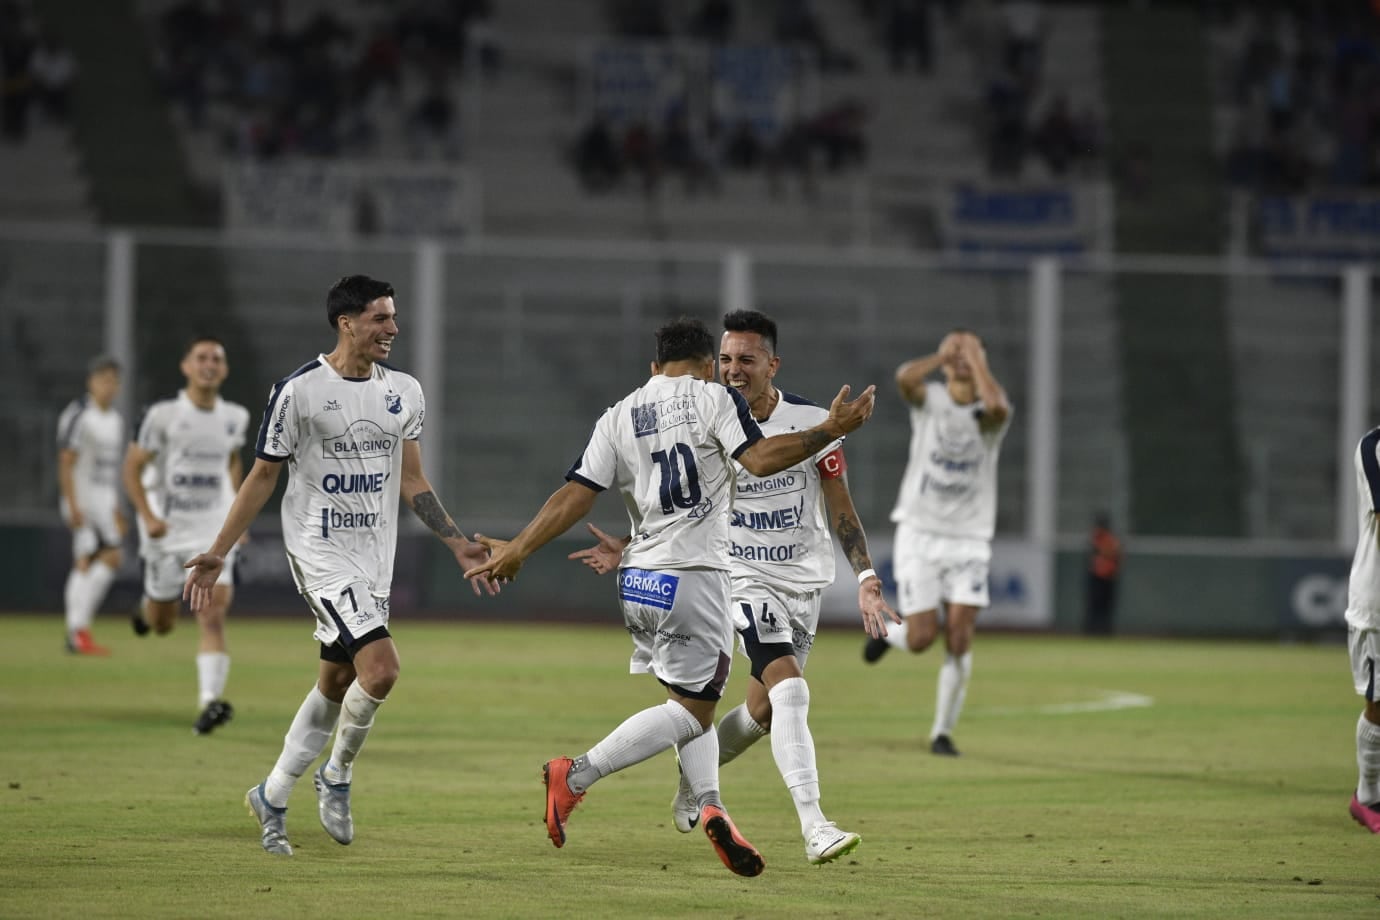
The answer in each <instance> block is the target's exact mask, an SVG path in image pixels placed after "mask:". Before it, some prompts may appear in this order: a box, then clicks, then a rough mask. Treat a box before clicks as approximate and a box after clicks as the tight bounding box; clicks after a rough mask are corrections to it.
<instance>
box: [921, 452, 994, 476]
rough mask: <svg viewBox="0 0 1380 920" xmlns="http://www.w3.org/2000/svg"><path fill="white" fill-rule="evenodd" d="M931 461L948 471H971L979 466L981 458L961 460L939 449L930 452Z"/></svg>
mask: <svg viewBox="0 0 1380 920" xmlns="http://www.w3.org/2000/svg"><path fill="white" fill-rule="evenodd" d="M930 462H931V463H933V464H934V465H935V466H937V467H939V468H940V469H941V470H943V471H944V472H946V473H971V472H973V471H974V470H976V469H977V468H978V466H979V465H980V464H981V462H982V461H981V460H961V459H957V460H956V459H954V458H953V457H946V456H944V455H943V454H941V453H940V452H939V451H935V452H933V453H932V454H930Z"/></svg>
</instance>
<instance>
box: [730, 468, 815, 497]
mask: <svg viewBox="0 0 1380 920" xmlns="http://www.w3.org/2000/svg"><path fill="white" fill-rule="evenodd" d="M804 488H805V476H804V475H803V474H802V473H798V472H796V471H795V470H788V471H786V472H784V473H779V474H778V475H776V476H767V477H766V478H764V479H749V480H747V481H740V482H739V483H738V494H739V495H741V496H743V497H744V498H750V497H755V496H758V495H776V494H779V493H782V492H799V491H801V490H802V489H804Z"/></svg>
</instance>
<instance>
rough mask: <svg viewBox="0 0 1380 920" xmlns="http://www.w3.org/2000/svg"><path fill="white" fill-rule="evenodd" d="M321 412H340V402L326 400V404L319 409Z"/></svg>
mask: <svg viewBox="0 0 1380 920" xmlns="http://www.w3.org/2000/svg"><path fill="white" fill-rule="evenodd" d="M321 411H322V412H339V411H340V400H338V399H328V400H326V404H325V405H324V406H322V407H321Z"/></svg>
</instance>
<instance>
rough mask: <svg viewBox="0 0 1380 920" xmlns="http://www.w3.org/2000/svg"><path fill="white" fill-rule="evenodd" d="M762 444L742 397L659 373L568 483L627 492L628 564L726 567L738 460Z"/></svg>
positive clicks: (612, 411)
mask: <svg viewBox="0 0 1380 920" xmlns="http://www.w3.org/2000/svg"><path fill="white" fill-rule="evenodd" d="M761 437H762V431H761V429H760V428H758V427H757V423H756V422H755V421H753V419H752V413H751V412H750V411H749V409H748V405H747V402H746V401H745V400H744V399H743V397H742V396H741V395H739V394H738V393H737V392H735V391H733V390H730V389H729V388H728V387H726V386H723V385H722V384H718V383H706V382H705V381H703V380H700V379H698V378H696V377H692V376H690V375H688V374H687V375H683V376H679V377H666V376H663V375H661V374H658V375H657V376H655V377H652V378H651V379H650V380H648V381H647V382H646V383H645V384H643V385H642V386H640V387H638V388H637V389H636V390H633V391H632V392H631V393H630V394H628V395H627V396H625V397H624V398H623V399H622V400H621V401H620V402H618V403H617V404H615V405H614V406H612V407H611V408H609V409H608V410H606V411H605V412H604V414H603V415H602V416H601V417H600V418H599V421H598V422H597V423H596V424H595V426H594V433H593V434H592V435H590V439H589V444H588V445H587V446H586V447H585V450H584V453H583V454H581V455H580V459H579V460H577V461H575V465H574V466H573V467H571V468H570V471H569V472H567V473H566V479H568V480H572V481H574V482H579V483H582V484H584V485H586V486H589V487H590V488H591V489H595V490H598V491H603V490H604V489H607V488H609V487H611V486H612V487H616V488H617V489H618V491H619V492H620V493H622V495H623V503H624V504H625V505H626V506H627V508H628V518H629V520H630V521H631V524H632V542H631V543H629V544H628V547H627V549H625V550H624V551H623V561H622V565H623V566H625V567H634V568H642V569H657V570H660V569H686V568H709V569H727V568H728V567H729V563H728V554H729V546H730V543H729V539H728V511H729V507H730V506H731V505H732V503H733V467H732V458H734V457H737V456H738V455H739V454H741V453H742V452H743V451H745V450H747V449H748V448H749V447H751V446H752V445H753V444H754V443H756V442H757V441H758V440H760V439H761Z"/></svg>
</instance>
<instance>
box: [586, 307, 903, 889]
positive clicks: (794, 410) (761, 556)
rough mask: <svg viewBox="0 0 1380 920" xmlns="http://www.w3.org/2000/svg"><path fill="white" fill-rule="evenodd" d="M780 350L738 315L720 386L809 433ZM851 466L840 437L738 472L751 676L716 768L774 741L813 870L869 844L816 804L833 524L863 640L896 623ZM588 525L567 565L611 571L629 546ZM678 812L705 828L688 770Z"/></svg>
mask: <svg viewBox="0 0 1380 920" xmlns="http://www.w3.org/2000/svg"><path fill="white" fill-rule="evenodd" d="M776 342H777V327H776V323H775V322H774V321H773V320H772V319H771V318H770V317H768V316H766V315H765V314H762V313H759V312H757V311H756V310H739V311H736V312H733V313H729V314H728V315H726V316H725V317H724V334H723V338H722V340H721V341H720V344H719V379H720V380H721V381H722V382H723V383H724V384H725V385H726V386H729V387H732V388H733V389H734V390H736V391H737V392H738V393H740V394H742V396H743V399H745V400H746V401H747V404H748V406H749V408H751V410H752V417H753V419H754V420H755V421H756V422H757V424H758V425H759V426H760V427H761V429H762V433H763V434H764V435H769V434H778V433H781V432H790V431H803V430H805V429H807V428H810V427H812V426H814V425H816V424H819V423H820V422H823V421H824V420H825V418H826V417H827V416H828V413H827V412H826V411H825V410H824V409H821V408H820V407H819V406H816V405H815V404H814V403H812V402H810V401H809V400H807V399H803V398H801V397H799V396H795V395H793V394H791V393H787V392H784V391H782V390H779V389H777V388H776V387H775V386H774V385H773V382H772V381H773V380H774V379H775V377H776V373H777V371H778V369H779V368H780V366H781V358H780V356H779V355H778V354H777V351H776ZM846 469H847V463H846V462H845V460H844V455H843V444H842V443H841V440H835V441H831V442H830V443H829V444H826V445H825V446H824V447H823V448H822V449H821V450H819V451H818V452H816V453H815V454H814V455H813V456H811V457H808V458H806V459H805V460H804V461H803V462H801V463H798V464H796V465H794V466H791V467H790V468H788V469H786V470H783V471H781V472H779V473H776V474H773V475H770V476H766V477H759V476H754V475H753V474H752V473H750V472H749V471H748V470H746V469H745V468H743V467H742V466H741V465H739V464H737V463H735V464H734V474H735V477H736V493H737V494H736V495H735V497H734V501H733V511H732V514H731V518H730V524H731V529H730V534H731V535H732V540H733V544H732V558H731V561H730V568H729V575H730V591H731V604H730V610H731V612H732V615H733V619H734V628H735V629H737V631H738V636H739V640H740V642H741V646H742V650H743V652H744V653H745V654H746V656H747V658H748V661H749V662H750V663H751V669H752V679H751V680H750V681H749V683H748V689H747V701H746V702H745V703H742V704H740V705H738V706H736V707H734V708H733V709H731V710H729V712H728V713H727V714H725V715H724V716H723V718H721V719H720V720H719V725H718V736H719V765H720V766H723V765H724V764H726V763H728V762H729V761H731V760H733V759H734V758H736V757H737V756H738V755H739V754H741V753H742V752H743V751H745V750H747V749H748V748H749V747H751V746H752V745H753V744H755V743H756V742H757V741H759V740H760V739H761V738H762V737H763V736H764V735H767V734H768V733H770V735H771V747H772V755H773V756H774V757H775V759H776V766H777V769H778V770H780V772H781V778H782V779H783V780H785V782H786V787H787V789H789V790H790V793H791V798H792V799H793V800H794V802H795V808H796V812H797V816H798V817H799V819H800V832H801V834H802V836H803V837H804V838H805V858H806V859H807V860H809V861H810V862H811V863H814V864H821V863H826V862H829V861H831V860H834V859H838V858H839V857H840V856H844V855H846V854H847V853H850V852H852V850H853V849H854V848H856V847H857V845H858V843H859V842H860V841H861V839H862V838H861V837H859V836H858V835H857V834H855V833H852V832H850V831H844V830H840V829H839V828H838V826H837V825H835V824H834V822H832V821H829V820H827V819H826V818H825V816H824V812H823V811H822V810H821V808H820V795H819V771H818V769H817V768H816V766H815V743H814V739H813V738H812V737H811V735H810V727H809V724H808V715H809V708H810V688H809V686H808V685H807V684H806V683H805V678H804V675H803V671H804V667H805V661H806V659H807V658H808V657H809V655H810V647H811V646H812V645H813V643H814V638H815V632H816V630H817V628H818V626H819V607H820V595H821V592H822V591H823V589H824V588H825V587H827V586H828V585H830V584H832V583H833V581H834V548H833V543H832V539H831V537H830V527H831V526H832V527H833V529H834V532H835V533H836V534H837V535H838V538H839V543H840V544H841V545H842V546H843V550H844V555H846V556H847V557H848V561H849V563H850V564H851V565H852V567H853V572H854V574H855V575H856V576H857V578H858V609H859V610H860V611H861V613H862V618H863V624H864V627H865V628H866V629H867V632H868V634H869V635H872V636H881V635H885V634H886V621H887V618H888V617H889V618H891V619H892V620H894V621H895V622H896V623H900V622H901V618H900V617H898V616H897V615H896V614H895V613H894V612H893V611H892V610H891V609H890V608H889V607H887V605H886V601H885V599H884V598H883V597H882V583H881V580H880V579H879V578H878V577H877V574H876V572H874V571H873V568H872V560H871V558H870V557H869V556H868V553H867V537H866V535H865V534H864V533H863V528H862V523H861V521H859V520H858V514H857V511H856V510H855V509H854V507H853V498H852V496H851V495H850V494H849V491H848V480H847V478H846V474H845V470H846ZM590 529H591V531H592V532H593V533H594V534H595V535H596V536H597V537H599V543H598V545H596V546H594V547H592V548H590V549H586V550H580V551H578V552H575V553H572V554H571V556H570V558H572V559H580V560H582V561H583V562H584V563H585V564H586V565H588V566H590V568H592V569H594V570H595V571H596V572H599V573H600V574H602V573H604V572H608V571H611V570H612V569H614V568H616V567H617V566H618V562H619V556H620V555H621V553H622V550H623V547H624V546H625V545H626V542H627V541H626V540H617V539H616V538H614V537H610V536H609V535H608V534H605V533H603V532H602V531H600V530H599V529H598V528H596V527H594V526H593V525H590ZM671 811H672V816H673V818H674V823H675V827H676V830H678V831H680V832H681V833H683V834H684V833H689V832H690V831H691V830H692V829H694V827H695V825H696V823H698V821H699V817H700V812H699V807H698V805H697V803H696V802H695V799H694V797H693V795H692V793H691V790H690V788H689V786H688V784H687V783H686V782H685V775H684V773H682V774H681V782H680V787H679V790H678V791H677V793H676V797H675V799H674V800H673V801H672V803H671Z"/></svg>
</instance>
